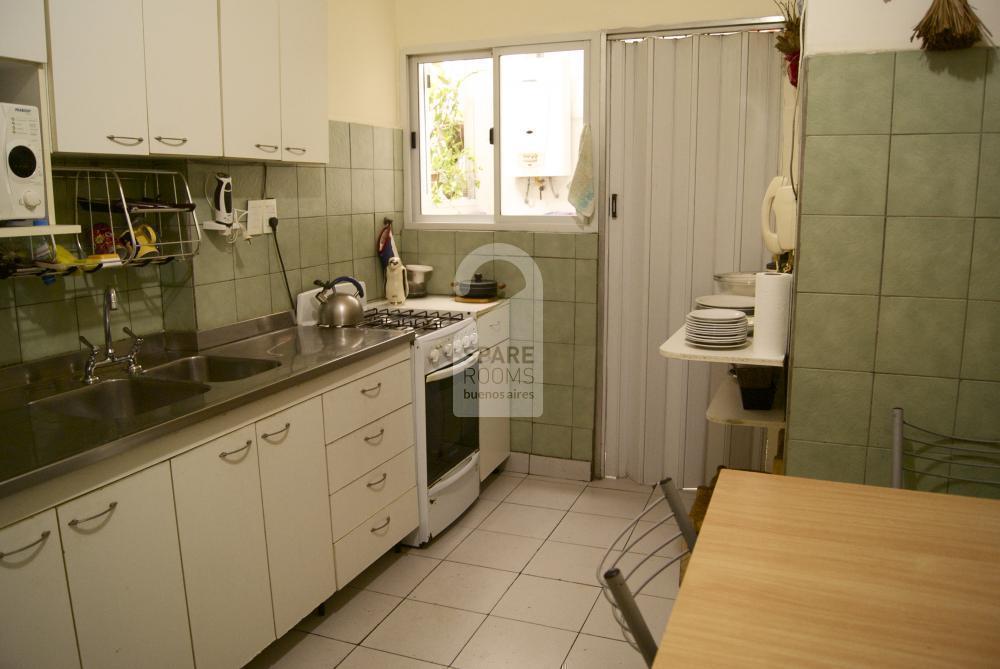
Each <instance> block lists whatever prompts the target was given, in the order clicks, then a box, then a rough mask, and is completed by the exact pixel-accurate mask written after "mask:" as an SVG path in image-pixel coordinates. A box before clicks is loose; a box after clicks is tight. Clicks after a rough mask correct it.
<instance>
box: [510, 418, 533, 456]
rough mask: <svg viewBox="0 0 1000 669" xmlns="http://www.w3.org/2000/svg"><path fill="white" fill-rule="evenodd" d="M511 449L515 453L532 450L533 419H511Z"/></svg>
mask: <svg viewBox="0 0 1000 669" xmlns="http://www.w3.org/2000/svg"><path fill="white" fill-rule="evenodd" d="M510 450H511V451H513V452H514V453H530V452H531V421H530V420H517V419H513V418H512V419H511V421H510Z"/></svg>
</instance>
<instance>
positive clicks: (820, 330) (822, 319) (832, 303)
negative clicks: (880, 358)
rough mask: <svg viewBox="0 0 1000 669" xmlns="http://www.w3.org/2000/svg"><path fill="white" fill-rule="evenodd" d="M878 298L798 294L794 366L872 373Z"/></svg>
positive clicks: (870, 296) (869, 296)
mask: <svg viewBox="0 0 1000 669" xmlns="http://www.w3.org/2000/svg"><path fill="white" fill-rule="evenodd" d="M877 320H878V298H877V297H875V296H873V295H828V294H823V293H800V294H799V295H798V297H797V298H796V302H795V332H794V335H793V336H794V341H795V346H794V349H793V357H794V364H795V365H796V366H799V367H813V368H817V369H844V370H857V371H871V370H872V369H873V368H874V364H875V330H876V323H877Z"/></svg>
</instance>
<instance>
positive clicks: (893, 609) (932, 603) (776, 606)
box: [654, 470, 1000, 668]
mask: <svg viewBox="0 0 1000 669" xmlns="http://www.w3.org/2000/svg"><path fill="white" fill-rule="evenodd" d="M706 666H710V667H768V668H771V667H823V666H826V667H832V666H838V667H907V668H911V667H926V666H954V667H997V666H1000V502H998V501H994V500H985V499H976V498H971V497H958V496H949V495H942V494H936V493H925V492H915V491H909V490H891V489H887V488H877V487H873V486H861V485H854V484H847V483H832V482H828V481H813V480H809V479H802V478H793V477H784V476H768V475H766V474H757V473H751V472H739V471H733V470H724V471H723V472H722V473H721V475H720V477H719V482H718V486H717V487H716V490H715V494H714V496H713V498H712V502H711V505H710V506H709V510H708V515H707V517H706V518H705V524H704V526H703V527H702V532H701V535H700V536H699V538H698V544H697V546H696V548H695V550H694V555H693V557H692V559H691V562H690V564H689V566H688V569H687V574H686V575H685V578H684V583H683V585H682V586H681V589H680V593H679V595H678V599H677V602H676V604H675V605H674V608H673V612H672V613H671V616H670V623H669V624H668V626H667V630H666V633H665V634H664V636H663V640H662V642H661V645H660V652H659V654H658V655H657V657H656V663H655V665H654V667H657V668H666V667H671V668H675V667H706Z"/></svg>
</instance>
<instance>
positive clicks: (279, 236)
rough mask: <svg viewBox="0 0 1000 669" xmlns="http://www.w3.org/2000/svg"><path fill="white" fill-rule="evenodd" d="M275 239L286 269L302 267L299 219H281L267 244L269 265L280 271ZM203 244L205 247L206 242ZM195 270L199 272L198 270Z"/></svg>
mask: <svg viewBox="0 0 1000 669" xmlns="http://www.w3.org/2000/svg"><path fill="white" fill-rule="evenodd" d="M275 240H277V246H278V248H280V249H281V259H282V260H284V261H285V269H298V268H299V267H301V266H302V265H301V263H300V262H299V219H297V218H282V219H280V220H279V222H278V229H277V230H276V231H275V233H274V239H271V240H270V242H271V243H270V244H268V245H267V247H268V253H269V254H270V257H269V260H268V266H269V267H270V268H271V269H273V270H275V271H278V270H280V269H281V263H279V262H278V252H277V251H275ZM202 246H203V247H204V244H202ZM195 271H196V272H197V270H195Z"/></svg>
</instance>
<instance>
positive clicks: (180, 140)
mask: <svg viewBox="0 0 1000 669" xmlns="http://www.w3.org/2000/svg"><path fill="white" fill-rule="evenodd" d="M153 139H155V140H156V141H157V142H160V143H162V144H167V145H168V146H181V145H183V144H187V141H188V138H187V137H164V136H163V135H157V136H156V137H154V138H153Z"/></svg>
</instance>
